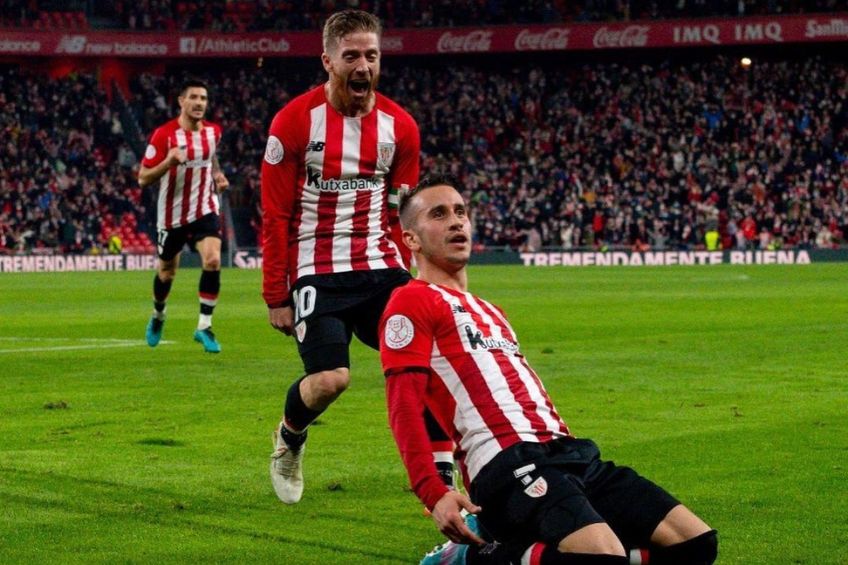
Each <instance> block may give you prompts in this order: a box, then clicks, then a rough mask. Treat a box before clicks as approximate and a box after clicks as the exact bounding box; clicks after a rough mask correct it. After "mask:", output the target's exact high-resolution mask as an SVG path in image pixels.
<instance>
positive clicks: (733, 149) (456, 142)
mask: <svg viewBox="0 0 848 565" xmlns="http://www.w3.org/2000/svg"><path fill="white" fill-rule="evenodd" d="M387 67H388V68H387V70H385V71H384V76H383V81H382V89H383V90H384V92H386V93H387V94H388V95H390V96H392V97H394V98H395V99H397V100H401V101H402V102H403V103H404V104H405V106H406V107H407V108H409V109H410V111H411V112H412V113H413V114H414V115H415V117H416V119H417V120H418V121H419V124H420V127H421V131H422V154H423V170H424V171H440V172H449V173H451V174H453V175H456V176H458V177H459V178H460V180H461V181H462V182H463V184H464V185H465V186H466V188H467V190H468V194H467V196H468V197H469V198H470V200H471V202H472V204H473V213H474V224H475V242H476V243H477V244H478V245H481V246H488V247H492V246H494V247H509V248H513V249H530V250H537V249H540V248H542V247H544V246H561V247H564V248H576V247H595V248H619V249H620V248H630V249H637V250H639V249H647V248H649V247H650V248H654V249H664V248H672V249H693V248H700V247H702V246H704V245H705V235H706V233H707V232H708V231H717V232H718V233H719V243H720V244H721V245H722V247H723V248H740V249H754V248H757V249H759V248H762V249H774V248H779V247H781V246H790V247H824V248H827V247H831V246H832V245H834V244H837V243H841V242H843V241H844V235H845V233H846V229H848V174H846V173H848V161H846V158H848V101H846V95H848V91H846V88H845V81H846V78H848V67H846V65H844V63H839V62H832V61H827V60H825V59H823V58H812V59H803V60H800V59H799V60H797V61H794V62H787V61H782V62H770V61H766V60H763V61H759V62H758V63H757V64H756V65H754V66H752V67H750V68H747V69H746V68H744V67H741V66H739V64H738V63H737V61H736V60H734V59H732V58H728V57H725V56H715V57H713V58H710V59H708V60H704V61H703V62H696V63H692V62H687V64H685V65H681V64H672V63H670V62H665V63H657V64H648V63H643V64H631V65H623V64H592V65H586V66H571V67H563V66H562V65H561V64H560V63H558V62H556V61H553V60H552V61H550V62H548V63H543V64H539V65H538V66H535V67H532V68H523V67H520V66H516V67H514V68H512V69H511V70H507V71H504V70H497V69H493V68H483V67H470V66H453V67H447V68H446V67H442V66H436V65H430V66H428V65H426V64H405V65H398V64H397V63H396V62H394V61H393V64H391V65H387ZM282 76H285V80H283V81H280V80H279V79H278V78H277V77H282ZM176 80H177V79H175V77H170V78H162V77H160V78H156V79H154V78H153V77H143V78H142V79H141V82H144V83H146V86H144V87H140V88H139V89H138V90H139V92H143V93H144V94H143V96H142V97H140V98H139V100H138V105H139V107H142V108H147V117H146V120H147V122H148V123H150V124H152V123H156V121H157V120H161V119H162V118H163V117H165V114H164V113H161V112H165V109H164V108H165V106H164V100H165V99H166V98H167V96H166V92H168V90H169V89H172V88H173V87H174V86H175V84H176ZM319 81H320V74H319V73H317V72H316V73H310V72H309V71H302V72H294V71H292V70H291V69H289V68H287V70H286V73H285V74H283V73H282V72H279V73H277V72H274V71H273V70H269V72H257V73H252V72H247V71H244V70H240V71H238V72H237V73H236V74H233V73H232V72H229V71H227V72H222V73H220V75H219V76H218V77H217V78H216V77H210V82H211V83H212V84H217V85H218V86H217V87H216V89H215V93H217V96H218V97H219V98H220V99H218V100H215V101H214V102H213V104H212V119H213V120H215V121H218V122H219V123H221V124H222V125H224V127H225V131H226V132H227V133H226V134H225V136H226V138H225V141H224V143H223V147H222V160H223V161H225V162H226V163H227V165H226V166H227V167H228V170H227V174H228V175H231V178H235V179H237V181H236V183H237V184H240V185H242V186H243V188H242V190H241V191H240V192H239V194H238V197H239V203H240V204H242V205H248V206H252V207H253V208H254V215H253V218H254V219H253V222H254V224H255V225H257V227H258V217H259V214H258V170H257V163H258V162H259V159H261V155H262V151H263V149H264V139H265V132H264V128H265V127H266V126H267V124H268V123H269V122H270V119H271V117H272V116H273V114H274V112H275V111H276V109H277V108H279V107H280V106H281V105H282V104H283V103H285V101H286V100H288V98H289V92H297V91H300V90H302V89H304V88H306V87H307V86H309V85H310V84H317V83H318V82H319ZM260 93H275V94H274V95H273V96H266V95H262V94H260ZM214 96H215V95H213V100H214ZM151 100H159V103H158V106H159V107H160V113H155V112H152V111H151V110H150V108H151V107H153V106H155V104H151V102H150V101H151ZM236 156H239V157H238V158H236Z"/></svg>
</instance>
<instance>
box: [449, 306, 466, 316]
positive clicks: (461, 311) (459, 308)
mask: <svg viewBox="0 0 848 565" xmlns="http://www.w3.org/2000/svg"><path fill="white" fill-rule="evenodd" d="M451 312H453V313H454V314H468V310H466V309H465V308H463V307H462V304H451Z"/></svg>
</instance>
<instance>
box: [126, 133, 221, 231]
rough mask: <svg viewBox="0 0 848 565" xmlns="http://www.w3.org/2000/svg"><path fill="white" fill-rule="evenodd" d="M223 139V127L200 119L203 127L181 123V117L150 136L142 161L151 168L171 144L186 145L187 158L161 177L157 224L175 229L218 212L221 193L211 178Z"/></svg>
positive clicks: (162, 158)
mask: <svg viewBox="0 0 848 565" xmlns="http://www.w3.org/2000/svg"><path fill="white" fill-rule="evenodd" d="M220 141H221V127H220V126H218V125H217V124H213V123H211V122H207V121H203V122H201V127H200V130H198V131H188V130H185V129H183V128H181V127H180V123H179V118H174V119H173V120H171V121H170V122H167V123H166V124H164V125H162V126H160V127H159V128H157V129H156V131H154V132H153V135H152V136H150V142H149V143H148V145H147V150H146V151H145V152H144V159H143V160H142V161H141V164H142V165H143V166H145V167H147V168H152V167H155V166H156V165H158V164H159V163H161V162H162V161H163V160H164V159H165V157H167V156H168V151H170V150H171V148H172V147H184V148H185V151H186V162H185V164H183V165H178V166H176V167H171V168H170V169H168V172H167V173H165V174H164V175H162V177H161V178H160V179H159V201H158V208H157V220H156V227H157V228H158V229H160V230H162V229H167V230H169V229H173V228H178V227H180V226H184V225H186V224H190V223H191V222H194V221H195V220H199V219H200V218H202V217H203V216H205V215H206V214H210V213H215V214H217V213H218V210H219V209H220V206H219V204H218V193H217V191H216V190H215V183H214V182H213V180H212V158H213V157H214V156H215V150H216V149H217V148H218V143H219V142H220Z"/></svg>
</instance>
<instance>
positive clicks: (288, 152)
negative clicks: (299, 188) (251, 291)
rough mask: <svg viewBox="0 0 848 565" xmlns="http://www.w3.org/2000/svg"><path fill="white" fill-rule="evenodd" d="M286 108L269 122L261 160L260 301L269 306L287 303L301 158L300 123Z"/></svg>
mask: <svg viewBox="0 0 848 565" xmlns="http://www.w3.org/2000/svg"><path fill="white" fill-rule="evenodd" d="M289 108H290V107H289V106H287V107H286V108H283V109H282V110H280V111H279V112H278V113H277V115H276V116H275V117H274V120H273V121H272V122H271V127H270V128H269V130H268V142H267V144H266V146H265V157H264V158H263V159H262V177H261V183H262V185H261V194H262V297H263V298H264V299H265V303H266V304H268V305H269V306H280V305H282V304H283V303H285V302H286V301H287V300H289V270H290V268H291V266H290V265H289V255H288V253H289V222H290V221H291V217H292V214H293V212H294V196H295V185H296V183H297V171H298V164H299V162H300V158H301V157H300V147H299V145H298V143H297V142H296V137H295V136H296V132H297V131H298V127H297V126H298V124H299V121H298V120H296V119H294V118H295V116H294V115H293V112H291V111H290V110H289Z"/></svg>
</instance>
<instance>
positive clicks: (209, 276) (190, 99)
mask: <svg viewBox="0 0 848 565" xmlns="http://www.w3.org/2000/svg"><path fill="white" fill-rule="evenodd" d="M208 90H209V89H208V88H207V87H206V84H205V83H204V82H202V81H199V80H194V79H192V80H189V81H187V82H185V83H184V84H183V86H182V88H181V89H180V94H179V97H178V99H177V100H178V102H179V105H180V115H179V116H178V117H176V118H174V119H173V120H171V121H169V122H167V123H165V124H163V125H162V126H160V127H159V128H157V129H156V130H155V131H154V132H153V135H152V136H150V142H149V143H148V145H147V150H146V151H145V152H144V159H143V160H142V162H141V168H140V169H139V172H138V182H139V184H140V185H141V187H142V188H144V187H147V186H150V185H152V184H154V183H156V182H157V181H158V182H159V198H158V205H157V214H156V216H157V220H156V229H157V231H158V234H157V239H156V249H157V253H158V255H159V268H158V271H157V273H156V276H155V277H154V278H153V315H152V316H151V318H150V321H149V322H148V324H147V343H148V345H150V347H156V345H158V344H159V341H160V340H161V339H162V330H163V326H164V324H165V310H166V306H165V302H166V300H167V298H168V294H169V293H170V291H171V284H172V283H173V282H174V277H175V276H176V274H177V269H178V268H179V265H180V253H181V252H182V249H183V246H184V245H185V244H186V243H188V244H189V245H190V246H191V247H192V248H194V249H196V250H197V252H198V253H199V254H200V260H201V267H202V271H201V272H200V284H199V288H198V297H199V300H200V316H199V318H198V321H197V329H196V330H195V332H194V340H195V341H198V342H200V343H201V344H202V345H203V349H204V350H205V351H207V352H209V353H219V352H220V351H221V345H220V344H219V343H218V340H217V339H216V337H215V334H214V333H213V332H212V313H213V311H214V310H215V305H216V304H217V303H218V293H219V291H220V288H221V220H220V216H219V210H220V204H219V202H218V194H219V193H220V192H223V191H224V190H226V189H227V187H228V186H229V181H227V177H226V176H225V175H224V173H223V172H222V171H221V167H220V165H219V164H218V157H217V156H216V155H215V152H216V150H217V148H218V143H219V142H220V141H221V127H220V126H218V125H217V124H213V123H211V122H208V121H206V120H204V116H205V115H206V109H207V106H208V104H209V93H208Z"/></svg>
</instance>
